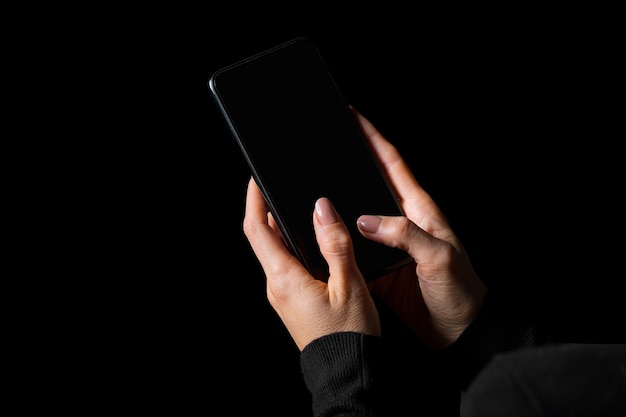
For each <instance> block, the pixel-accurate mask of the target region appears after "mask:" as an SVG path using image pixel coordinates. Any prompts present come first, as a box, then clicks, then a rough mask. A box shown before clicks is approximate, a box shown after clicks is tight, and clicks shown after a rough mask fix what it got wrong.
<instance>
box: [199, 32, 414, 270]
mask: <svg viewBox="0 0 626 417" xmlns="http://www.w3.org/2000/svg"><path fill="white" fill-rule="evenodd" d="M209 86H210V89H211V91H212V92H213V95H214V97H215V99H216V100H217V102H218V104H219V108H220V109H221V111H222V113H223V116H224V117H225V120H226V121H227V123H228V124H229V126H230V129H231V131H232V133H233V136H234V138H235V139H236V140H237V141H238V143H239V145H240V147H241V150H242V152H243V154H244V156H245V158H246V160H247V162H248V164H249V166H250V169H251V171H252V175H253V176H254V178H255V179H256V181H257V183H258V184H259V186H260V188H261V190H262V191H263V193H264V195H265V199H266V201H267V202H268V205H269V206H270V209H271V211H272V213H273V215H274V217H275V218H276V219H277V222H278V224H279V226H280V228H281V231H282V233H283V237H284V238H285V240H286V242H287V244H288V245H289V246H290V248H291V250H292V252H293V253H294V254H295V255H296V256H297V257H298V258H299V259H300V261H301V262H302V263H303V264H304V265H305V266H306V267H307V269H308V270H309V271H310V272H311V273H312V275H314V276H315V277H316V278H318V279H321V280H326V279H327V275H328V268H327V265H326V262H325V260H324V259H323V257H322V256H321V254H320V251H319V248H318V245H317V241H316V239H315V233H314V230H313V210H314V204H315V201H316V200H317V199H318V198H319V197H322V196H325V197H328V198H329V199H330V201H331V202H332V203H333V204H334V205H335V208H336V209H337V211H338V213H339V214H340V216H341V217H342V219H343V220H344V222H345V223H346V225H347V226H348V229H349V230H350V233H351V236H352V241H353V245H354V250H355V256H356V260H357V264H358V265H359V268H360V270H361V272H362V273H363V275H364V277H365V278H366V280H368V281H369V280H372V279H375V278H377V277H380V276H381V275H383V274H385V273H386V272H388V271H390V270H392V269H395V268H397V267H399V266H401V265H404V264H406V263H407V261H408V256H407V254H406V253H405V252H404V251H401V250H399V249H395V248H389V247H386V246H384V245H382V244H380V243H376V242H372V241H370V240H368V239H366V238H365V237H363V236H362V235H361V234H360V233H359V231H358V229H357V227H356V220H357V218H358V217H359V216H360V215H362V214H380V215H402V211H401V209H400V207H399V205H398V202H397V200H396V198H395V196H394V195H393V193H392V191H391V189H390V187H389V186H388V184H387V182H386V180H385V178H384V176H383V174H382V171H381V170H380V169H379V166H378V165H377V163H376V160H375V158H374V156H373V154H372V153H371V151H370V149H369V147H368V145H367V142H366V140H365V138H364V136H363V134H362V132H361V131H360V129H359V127H358V125H357V124H356V122H355V120H354V117H353V115H352V113H351V111H350V109H349V107H348V105H347V103H346V102H345V100H344V98H343V96H342V94H341V93H340V91H339V89H338V88H337V86H336V84H335V82H334V80H333V79H332V76H331V74H330V73H329V71H328V70H327V67H326V65H325V63H324V61H323V59H322V58H321V55H320V53H319V51H318V49H317V47H316V46H315V45H314V43H313V42H312V41H311V40H310V39H307V38H298V39H296V40H293V41H290V42H287V43H285V44H282V45H279V46H277V47H275V48H273V49H270V50H268V51H265V52H263V53H260V54H258V55H255V56H253V57H251V58H249V59H247V60H243V61H241V62H239V63H236V64H234V65H231V66H229V67H226V68H224V69H222V70H219V71H217V72H216V73H215V74H214V76H213V77H212V78H211V80H210V81H209Z"/></svg>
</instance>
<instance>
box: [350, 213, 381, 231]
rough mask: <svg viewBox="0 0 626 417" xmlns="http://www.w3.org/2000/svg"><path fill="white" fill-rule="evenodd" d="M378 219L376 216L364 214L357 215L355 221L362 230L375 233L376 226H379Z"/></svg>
mask: <svg viewBox="0 0 626 417" xmlns="http://www.w3.org/2000/svg"><path fill="white" fill-rule="evenodd" d="M380 221H381V219H380V217H378V216H370V215H365V216H361V217H359V219H358V220H357V221H356V222H357V225H358V226H359V228H360V229H361V230H363V231H364V232H368V233H376V231H377V230H378V226H380Z"/></svg>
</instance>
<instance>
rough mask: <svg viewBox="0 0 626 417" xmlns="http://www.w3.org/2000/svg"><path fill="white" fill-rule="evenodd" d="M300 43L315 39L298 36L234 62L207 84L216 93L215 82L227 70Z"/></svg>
mask: <svg viewBox="0 0 626 417" xmlns="http://www.w3.org/2000/svg"><path fill="white" fill-rule="evenodd" d="M298 42H313V39H312V38H311V37H309V36H305V35H303V36H298V37H295V38H292V39H290V40H288V41H285V42H282V43H280V44H278V45H275V46H273V47H271V48H268V49H265V50H263V51H261V52H258V53H256V54H253V55H251V56H249V57H247V58H244V59H241V60H239V61H237V62H234V63H232V64H230V65H227V66H225V67H222V68H220V69H218V70H216V71H215V72H213V74H212V75H211V77H210V78H209V80H208V82H207V84H208V86H209V88H210V89H211V90H212V91H214V89H215V82H216V81H215V79H216V78H217V76H218V75H219V74H220V73H222V72H224V71H227V70H229V69H231V68H234V67H237V66H239V65H242V64H245V63H246V62H250V61H253V60H255V59H257V58H259V57H261V56H264V55H267V54H271V53H272V52H274V51H276V50H279V49H282V48H284V47H285V46H288V45H291V44H294V43H298Z"/></svg>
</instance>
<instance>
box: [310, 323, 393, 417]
mask: <svg viewBox="0 0 626 417" xmlns="http://www.w3.org/2000/svg"><path fill="white" fill-rule="evenodd" d="M380 349H381V338H379V337H375V336H366V335H362V334H359V333H350V332H344V333H335V334H331V335H328V336H324V337H321V338H319V339H317V340H315V341H313V342H312V343H310V344H309V345H308V346H306V347H305V348H304V350H303V351H302V354H301V356H300V364H301V367H302V373H303V375H304V381H305V383H306V386H307V388H308V389H309V391H310V392H311V394H312V396H313V398H312V400H313V401H312V406H313V414H314V415H315V416H316V417H324V416H363V417H369V416H375V415H376V414H375V410H376V408H377V407H376V398H377V397H376V396H375V390H374V389H375V387H376V385H375V382H376V378H375V373H376V372H377V370H378V369H379V366H378V363H379V360H380V358H381V355H380V353H379V351H380Z"/></svg>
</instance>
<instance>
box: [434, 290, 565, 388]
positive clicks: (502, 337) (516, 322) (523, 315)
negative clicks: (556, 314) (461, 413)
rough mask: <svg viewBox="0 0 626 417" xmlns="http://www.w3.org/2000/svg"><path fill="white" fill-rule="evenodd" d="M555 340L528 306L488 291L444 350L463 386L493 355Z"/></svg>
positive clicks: (459, 383)
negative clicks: (477, 311)
mask: <svg viewBox="0 0 626 417" xmlns="http://www.w3.org/2000/svg"><path fill="white" fill-rule="evenodd" d="M555 342H556V340H555V339H554V338H553V337H551V336H550V335H549V334H548V332H547V331H546V329H545V328H541V327H540V326H537V325H536V324H535V320H534V319H533V317H532V316H531V315H529V309H528V308H525V309H524V308H521V307H520V306H517V305H516V304H515V303H513V302H511V299H510V297H504V296H502V295H501V294H496V293H494V292H493V291H490V292H489V293H488V294H487V298H486V299H485V303H484V305H483V308H482V310H481V312H480V314H479V316H478V317H477V318H476V320H474V322H473V323H471V324H470V326H469V327H468V328H467V329H466V330H465V332H464V333H463V334H462V335H461V337H459V339H458V340H457V341H456V342H455V343H454V344H452V345H451V346H450V347H448V348H447V349H446V350H445V351H444V354H445V355H446V356H448V358H449V362H450V366H451V367H452V368H454V369H455V378H456V381H457V384H458V386H459V387H460V389H462V390H465V389H467V386H468V385H469V384H470V382H471V381H472V379H473V378H474V377H475V376H476V374H477V373H478V372H479V371H480V370H481V369H482V368H483V367H484V366H485V365H486V364H487V363H488V362H489V361H490V360H491V358H492V357H493V355H495V354H498V353H504V352H509V351H513V350H517V349H521V348H525V347H530V346H539V345H544V344H548V343H555Z"/></svg>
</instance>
